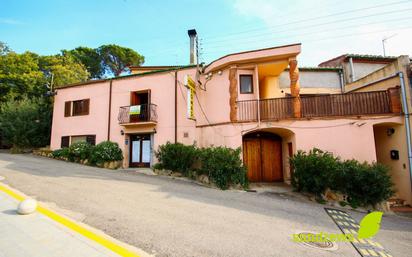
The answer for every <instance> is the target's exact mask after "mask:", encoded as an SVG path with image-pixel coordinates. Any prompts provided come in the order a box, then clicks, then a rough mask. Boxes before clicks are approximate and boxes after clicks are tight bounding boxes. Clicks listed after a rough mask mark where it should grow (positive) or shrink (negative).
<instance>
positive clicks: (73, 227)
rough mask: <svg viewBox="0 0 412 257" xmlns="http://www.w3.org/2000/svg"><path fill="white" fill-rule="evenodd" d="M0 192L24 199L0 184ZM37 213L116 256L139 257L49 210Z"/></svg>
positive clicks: (41, 210)
mask: <svg viewBox="0 0 412 257" xmlns="http://www.w3.org/2000/svg"><path fill="white" fill-rule="evenodd" d="M0 190H1V191H3V192H5V193H6V194H8V195H10V196H11V197H13V198H15V199H16V200H18V201H22V200H24V199H25V197H24V196H22V195H20V194H18V193H16V192H14V191H13V190H11V189H10V188H8V187H5V186H3V185H2V184H0ZM37 211H38V212H39V213H41V214H43V215H45V216H47V217H49V218H51V219H52V220H54V221H56V222H58V223H60V224H62V225H64V226H66V227H67V228H69V229H71V230H73V231H76V232H77V233H79V234H81V235H83V236H85V237H87V238H89V239H90V240H92V241H94V242H96V243H98V244H100V245H102V246H104V247H106V248H108V249H109V250H111V251H113V252H115V253H117V254H118V255H120V256H122V257H139V255H137V254H136V253H134V252H132V251H130V250H127V249H126V248H124V247H122V246H120V245H118V244H116V243H115V242H112V241H110V240H109V239H106V238H104V237H102V236H100V235H98V234H96V233H94V232H92V231H90V230H88V229H87V228H84V227H82V226H80V225H79V224H77V223H76V222H74V221H71V220H69V219H68V218H65V217H63V216H60V215H59V214H57V213H55V212H54V211H51V210H49V209H46V208H44V207H42V206H40V205H39V206H38V207H37Z"/></svg>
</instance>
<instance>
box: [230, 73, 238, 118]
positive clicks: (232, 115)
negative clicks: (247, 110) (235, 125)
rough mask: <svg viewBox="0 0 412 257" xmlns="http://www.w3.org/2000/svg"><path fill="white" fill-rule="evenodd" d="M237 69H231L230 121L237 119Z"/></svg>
mask: <svg viewBox="0 0 412 257" xmlns="http://www.w3.org/2000/svg"><path fill="white" fill-rule="evenodd" d="M236 74H237V69H236V68H230V69H229V95H230V98H229V105H230V121H231V122H235V121H236V120H237V105H236V99H237V77H236Z"/></svg>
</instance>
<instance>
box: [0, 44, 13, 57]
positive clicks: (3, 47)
mask: <svg viewBox="0 0 412 257" xmlns="http://www.w3.org/2000/svg"><path fill="white" fill-rule="evenodd" d="M11 51H12V50H11V49H10V47H9V46H8V45H7V44H6V43H4V42H2V41H0V55H5V54H8V53H10V52H11Z"/></svg>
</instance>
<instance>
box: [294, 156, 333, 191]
mask: <svg viewBox="0 0 412 257" xmlns="http://www.w3.org/2000/svg"><path fill="white" fill-rule="evenodd" d="M338 161H339V159H338V158H336V157H334V156H333V155H332V154H331V153H328V152H324V151H322V150H319V149H317V148H314V149H313V150H310V151H309V152H308V153H306V152H304V151H298V153H297V154H295V155H294V156H293V157H291V158H290V164H291V165H292V166H293V167H294V172H293V176H292V185H293V187H294V188H295V189H296V190H297V191H303V192H308V193H313V194H315V195H317V196H320V195H321V194H322V193H323V192H325V190H326V189H327V188H328V187H329V185H330V184H331V174H334V173H335V172H336V170H337V169H338Z"/></svg>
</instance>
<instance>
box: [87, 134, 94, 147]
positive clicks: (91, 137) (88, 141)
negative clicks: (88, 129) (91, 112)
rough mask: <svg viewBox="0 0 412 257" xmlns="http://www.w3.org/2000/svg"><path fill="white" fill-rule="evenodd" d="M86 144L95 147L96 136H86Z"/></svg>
mask: <svg viewBox="0 0 412 257" xmlns="http://www.w3.org/2000/svg"><path fill="white" fill-rule="evenodd" d="M86 142H87V143H89V144H91V145H96V135H87V136H86Z"/></svg>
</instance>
